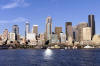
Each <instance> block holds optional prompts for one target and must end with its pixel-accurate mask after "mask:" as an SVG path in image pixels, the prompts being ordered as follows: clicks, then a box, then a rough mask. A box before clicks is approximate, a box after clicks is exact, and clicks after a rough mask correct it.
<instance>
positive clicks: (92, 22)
mask: <svg viewBox="0 0 100 66" xmlns="http://www.w3.org/2000/svg"><path fill="white" fill-rule="evenodd" d="M88 25H89V27H91V32H92V38H93V36H94V35H95V18H94V15H89V16H88Z"/></svg>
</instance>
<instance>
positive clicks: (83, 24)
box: [77, 22, 88, 42]
mask: <svg viewBox="0 0 100 66" xmlns="http://www.w3.org/2000/svg"><path fill="white" fill-rule="evenodd" d="M87 26H88V23H86V22H83V23H80V24H78V27H77V29H78V41H79V42H80V41H83V28H85V27H87Z"/></svg>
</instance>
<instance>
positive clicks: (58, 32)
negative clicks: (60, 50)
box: [55, 27, 62, 39]
mask: <svg viewBox="0 0 100 66" xmlns="http://www.w3.org/2000/svg"><path fill="white" fill-rule="evenodd" d="M61 32H62V27H55V33H56V34H57V36H58V38H59V39H60V33H61Z"/></svg>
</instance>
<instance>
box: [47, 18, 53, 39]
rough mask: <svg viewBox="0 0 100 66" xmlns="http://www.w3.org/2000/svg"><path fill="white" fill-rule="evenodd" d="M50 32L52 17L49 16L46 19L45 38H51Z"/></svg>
mask: <svg viewBox="0 0 100 66" xmlns="http://www.w3.org/2000/svg"><path fill="white" fill-rule="evenodd" d="M51 34H52V18H51V17H50V16H49V17H47V19H46V40H50V39H51Z"/></svg>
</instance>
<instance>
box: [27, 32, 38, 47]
mask: <svg viewBox="0 0 100 66" xmlns="http://www.w3.org/2000/svg"><path fill="white" fill-rule="evenodd" d="M27 41H28V43H29V45H36V44H37V40H36V34H35V33H28V34H27Z"/></svg>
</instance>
